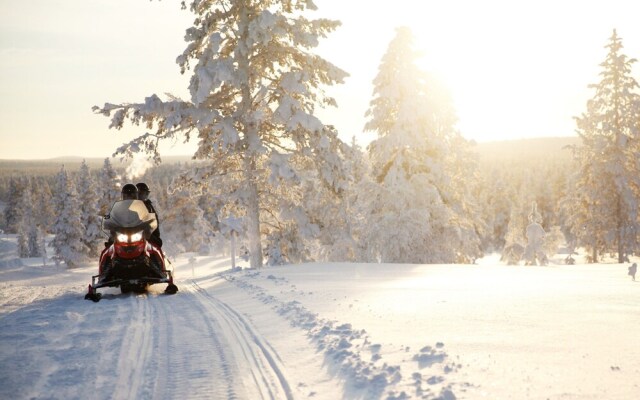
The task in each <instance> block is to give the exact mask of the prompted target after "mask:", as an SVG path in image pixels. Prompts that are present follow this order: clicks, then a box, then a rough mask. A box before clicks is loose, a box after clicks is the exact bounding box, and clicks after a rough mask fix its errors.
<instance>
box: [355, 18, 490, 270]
mask: <svg viewBox="0 0 640 400" xmlns="http://www.w3.org/2000/svg"><path fill="white" fill-rule="evenodd" d="M412 42H413V36H412V33H411V31H410V30H409V29H408V28H398V29H397V30H396V36H395V38H394V39H393V40H392V41H391V43H390V44H389V47H388V49H387V52H386V53H385V54H384V56H383V58H382V61H381V64H380V67H379V71H378V75H377V76H376V78H375V79H374V82H373V83H374V92H373V99H372V100H371V102H370V107H369V110H368V111H367V113H366V116H367V117H368V121H367V123H366V125H365V129H366V130H369V131H375V132H377V134H378V138H377V139H376V140H374V141H373V142H372V143H371V144H370V146H369V154H370V157H371V161H372V172H373V174H374V179H375V180H376V182H377V184H372V185H371V186H370V188H369V189H368V190H367V191H368V195H367V196H366V197H367V198H368V199H369V206H368V207H369V213H368V215H367V220H368V222H369V223H370V224H371V225H370V229H368V230H367V235H368V236H367V237H366V242H367V245H368V246H369V248H370V250H371V253H370V254H369V257H368V258H369V260H370V261H374V260H376V259H379V260H381V261H383V262H423V263H424V262H427V263H432V262H442V263H449V262H456V261H470V260H472V259H474V258H475V257H477V256H478V255H479V250H480V249H479V244H480V242H479V238H478V235H477V233H476V226H475V224H476V221H474V220H473V219H471V218H470V215H472V213H473V212H474V211H473V210H472V208H474V207H473V206H472V204H471V203H470V192H469V189H470V188H469V187H468V185H467V184H468V182H467V179H468V178H467V177H465V175H466V174H469V173H470V172H471V171H472V170H473V169H474V166H473V164H466V161H464V162H463V160H471V159H472V157H470V153H469V151H468V146H467V144H466V142H465V141H464V139H462V137H461V136H460V135H459V133H458V132H457V131H456V130H455V123H456V117H455V112H454V110H453V107H452V103H451V100H450V98H449V96H448V94H447V92H446V90H445V89H444V88H443V87H441V86H440V85H439V84H438V83H437V81H436V80H435V79H433V78H432V77H430V76H429V75H427V74H425V73H424V72H422V71H421V70H420V69H419V68H418V67H417V63H416V61H417V59H418V56H419V54H418V53H417V52H416V51H415V50H414V49H413V43H412ZM374 227H375V228H374ZM399 227H401V228H399Z"/></svg>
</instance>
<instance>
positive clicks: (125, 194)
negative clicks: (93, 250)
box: [104, 183, 138, 247]
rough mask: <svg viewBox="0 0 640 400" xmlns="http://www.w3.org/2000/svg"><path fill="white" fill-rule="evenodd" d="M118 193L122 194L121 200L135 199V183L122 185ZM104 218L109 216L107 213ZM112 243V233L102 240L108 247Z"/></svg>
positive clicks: (136, 197) (136, 194)
mask: <svg viewBox="0 0 640 400" xmlns="http://www.w3.org/2000/svg"><path fill="white" fill-rule="evenodd" d="M120 195H121V196H122V200H137V199H138V188H137V187H136V185H134V184H132V183H127V184H126V185H124V186H123V187H122V190H121V191H120ZM105 218H109V215H107V216H106V217H105ZM112 244H113V235H110V236H109V239H108V240H107V241H106V242H104V246H105V247H109V246H111V245H112Z"/></svg>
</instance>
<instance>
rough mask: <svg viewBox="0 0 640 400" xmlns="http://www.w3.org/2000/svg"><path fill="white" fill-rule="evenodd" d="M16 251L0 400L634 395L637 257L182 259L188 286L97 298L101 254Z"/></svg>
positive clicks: (6, 254) (12, 245)
mask: <svg viewBox="0 0 640 400" xmlns="http://www.w3.org/2000/svg"><path fill="white" fill-rule="evenodd" d="M16 254H17V239H16V237H15V235H0V383H1V384H0V398H17V399H22V398H60V399H63V398H64V399H69V398H82V397H87V396H88V397H90V398H97V399H111V398H140V399H155V398H158V399H160V398H161V399H172V398H212V399H229V398H236V399H270V398H273V399H292V398H295V399H300V398H312V399H341V398H342V399H378V398H379V399H402V398H424V399H454V398H455V399H483V398H486V399H507V398H509V399H547V398H552V399H557V398H562V399H603V398H606V399H632V398H637V397H638V395H639V394H640V347H638V346H637V338H638V337H639V335H640V324H638V321H639V319H638V317H639V308H638V303H637V302H638V294H639V293H640V282H633V281H632V280H631V278H630V277H629V276H628V275H627V267H628V265H626V264H589V265H587V264H579V265H573V266H565V265H559V264H557V260H556V259H552V260H551V263H550V265H549V266H546V267H524V266H505V265H501V264H500V263H499V259H498V256H497V255H491V256H488V257H486V258H483V259H481V260H479V262H478V265H411V264H395V265H393V264H354V263H311V264H302V265H288V266H279V267H268V268H264V269H260V270H252V269H249V268H246V267H245V266H246V263H244V262H242V261H239V265H241V266H243V267H245V268H236V269H235V270H231V269H230V268H229V266H230V260H229V259H228V258H225V257H222V256H220V257H214V256H197V255H195V254H183V255H181V256H179V257H177V258H175V259H172V260H171V261H172V263H173V266H174V268H175V275H176V278H177V282H176V283H177V284H178V286H179V288H180V291H179V292H178V293H177V294H176V295H173V296H168V295H164V294H163V293H162V291H163V290H164V287H163V286H164V285H157V286H152V287H151V288H150V289H149V291H148V293H146V294H139V295H121V294H120V293H119V291H118V290H116V289H105V290H103V291H102V292H103V293H104V297H103V299H102V300H101V301H100V302H99V303H93V302H90V301H86V300H84V299H83V297H84V293H85V290H86V285H87V284H88V283H89V281H90V277H91V275H92V274H93V273H95V268H96V267H95V265H93V264H91V265H83V266H81V267H79V268H75V269H71V270H69V269H64V268H62V267H58V268H56V267H55V266H54V265H53V263H52V262H49V263H48V265H47V266H43V263H42V259H41V258H37V259H35V258H34V259H19V258H18V257H17V255H16ZM576 260H577V261H578V262H581V258H580V257H576ZM632 261H637V260H635V259H634V260H632ZM554 262H555V263H554ZM161 286H162V287H161Z"/></svg>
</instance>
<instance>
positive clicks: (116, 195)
mask: <svg viewBox="0 0 640 400" xmlns="http://www.w3.org/2000/svg"><path fill="white" fill-rule="evenodd" d="M96 191H97V193H98V199H99V200H98V209H99V210H100V211H99V214H100V215H106V214H108V213H109V211H110V210H111V206H113V203H114V202H116V201H118V200H119V199H120V182H119V180H118V174H117V173H116V171H115V170H114V169H113V167H112V166H111V161H109V158H105V159H104V164H103V166H102V169H101V170H100V174H99V175H98V187H97V189H96Z"/></svg>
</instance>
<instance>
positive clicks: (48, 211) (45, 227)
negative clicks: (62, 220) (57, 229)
mask: <svg viewBox="0 0 640 400" xmlns="http://www.w3.org/2000/svg"><path fill="white" fill-rule="evenodd" d="M31 187H32V191H33V193H34V195H35V199H34V200H36V201H37V206H35V204H34V206H35V207H34V216H35V219H36V225H38V226H40V230H41V231H42V234H43V235H44V234H46V233H47V232H51V230H52V229H53V220H54V218H55V213H54V207H53V194H52V193H51V187H50V186H49V183H48V182H47V181H46V180H45V179H43V178H39V179H34V180H33V181H32V184H31Z"/></svg>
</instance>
